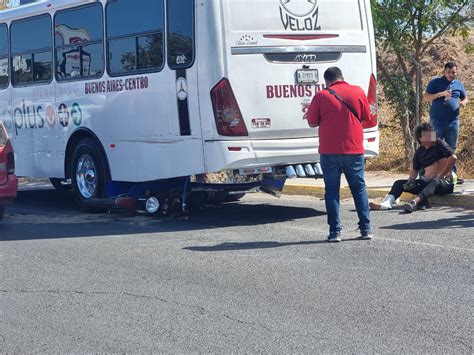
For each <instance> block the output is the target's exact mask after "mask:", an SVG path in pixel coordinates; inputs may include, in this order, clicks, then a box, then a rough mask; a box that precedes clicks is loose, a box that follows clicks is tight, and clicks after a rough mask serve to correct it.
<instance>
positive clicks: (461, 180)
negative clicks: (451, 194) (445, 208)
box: [456, 176, 464, 185]
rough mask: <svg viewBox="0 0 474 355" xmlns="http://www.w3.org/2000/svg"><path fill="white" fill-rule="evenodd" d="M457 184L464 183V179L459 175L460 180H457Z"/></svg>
mask: <svg viewBox="0 0 474 355" xmlns="http://www.w3.org/2000/svg"><path fill="white" fill-rule="evenodd" d="M456 184H458V185H462V184H464V179H461V178H460V177H459V176H458V182H457V183H456Z"/></svg>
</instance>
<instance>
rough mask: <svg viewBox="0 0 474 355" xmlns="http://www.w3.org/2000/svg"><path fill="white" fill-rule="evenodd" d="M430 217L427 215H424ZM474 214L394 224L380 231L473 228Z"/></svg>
mask: <svg viewBox="0 0 474 355" xmlns="http://www.w3.org/2000/svg"><path fill="white" fill-rule="evenodd" d="M424 216H425V217H428V215H427V214H425V215H424ZM473 227H474V214H473V213H468V212H466V213H465V214H461V215H458V216H456V217H453V218H444V219H438V220H434V221H433V220H425V221H420V222H412V223H401V224H393V225H391V226H384V227H380V229H393V230H419V229H428V230H429V229H458V228H473Z"/></svg>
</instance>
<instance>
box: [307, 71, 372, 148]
mask: <svg viewBox="0 0 474 355" xmlns="http://www.w3.org/2000/svg"><path fill="white" fill-rule="evenodd" d="M330 87H331V89H333V90H334V91H335V92H337V93H338V94H339V96H341V97H342V98H343V99H344V101H345V102H347V103H348V104H349V105H350V106H352V108H353V109H354V110H355V111H356V112H357V113H358V115H359V117H360V118H361V119H362V121H370V106H369V102H368V101H367V97H366V95H365V93H364V90H362V88H361V87H359V86H356V85H349V84H348V83H346V82H345V81H342V80H341V81H336V82H335V83H333V84H332V85H331V86H330ZM307 118H308V124H309V125H310V126H311V127H318V126H319V154H364V143H363V142H364V131H363V128H362V125H361V123H360V122H359V120H358V119H357V118H356V117H355V116H354V114H353V113H352V112H351V111H350V110H349V108H347V106H346V105H344V104H343V103H342V102H340V101H339V100H338V99H337V98H336V97H335V96H334V95H332V94H331V93H330V92H329V91H327V90H322V91H320V92H318V93H317V94H316V96H315V97H314V98H313V100H312V101H311V105H310V106H309V109H308V114H307Z"/></svg>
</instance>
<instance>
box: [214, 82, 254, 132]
mask: <svg viewBox="0 0 474 355" xmlns="http://www.w3.org/2000/svg"><path fill="white" fill-rule="evenodd" d="M211 101H212V108H213V110H214V118H215V120H216V125H217V133H219V134H220V135H221V136H248V131H247V126H246V125H245V122H244V118H243V117H242V113H241V112H240V108H239V105H238V103H237V100H236V99H235V96H234V92H233V91H232V87H231V86H230V83H229V80H227V79H226V78H224V79H222V80H221V81H219V82H218V83H217V85H216V86H214V88H212V90H211Z"/></svg>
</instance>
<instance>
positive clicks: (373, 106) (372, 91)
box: [362, 74, 378, 128]
mask: <svg viewBox="0 0 474 355" xmlns="http://www.w3.org/2000/svg"><path fill="white" fill-rule="evenodd" d="M367 100H369V105H370V121H369V122H364V123H363V124H362V126H363V127H364V128H371V127H375V126H376V125H377V109H378V107H377V79H375V76H374V74H372V75H371V76H370V81H369V91H368V92H367Z"/></svg>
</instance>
